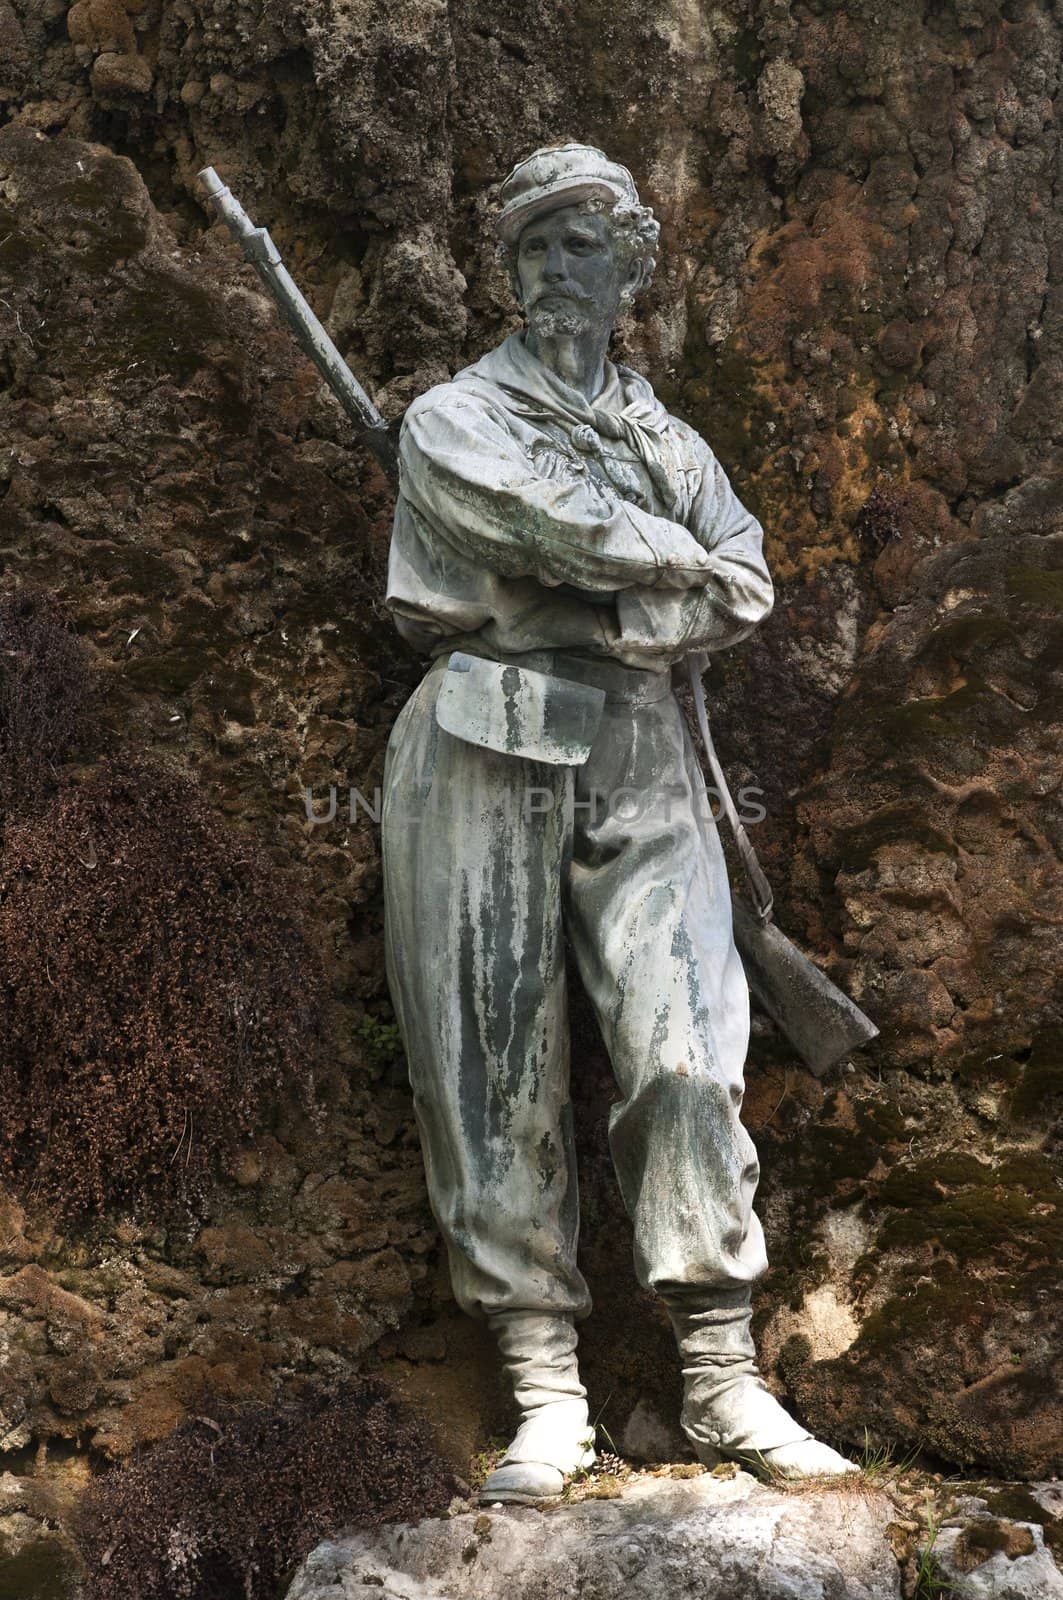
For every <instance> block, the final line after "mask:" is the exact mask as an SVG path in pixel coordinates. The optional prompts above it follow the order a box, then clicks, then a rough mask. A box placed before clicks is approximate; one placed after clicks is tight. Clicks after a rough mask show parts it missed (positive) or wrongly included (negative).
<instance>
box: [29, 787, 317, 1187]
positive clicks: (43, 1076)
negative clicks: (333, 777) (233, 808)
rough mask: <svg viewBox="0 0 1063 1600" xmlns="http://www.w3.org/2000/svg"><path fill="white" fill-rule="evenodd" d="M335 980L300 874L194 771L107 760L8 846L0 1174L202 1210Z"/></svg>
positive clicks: (301, 1051)
mask: <svg viewBox="0 0 1063 1600" xmlns="http://www.w3.org/2000/svg"><path fill="white" fill-rule="evenodd" d="M326 1036H327V1009H326V987H325V980H324V977H323V973H322V969H321V965H320V961H319V958H318V955H317V952H316V949H315V947H314V945H313V943H312V942H311V939H310V936H309V934H308V933H307V931H306V925H305V923H304V921H303V919H302V918H301V917H300V915H299V914H298V908H297V906H295V905H294V904H293V894H292V888H291V885H290V884H289V883H288V882H287V880H286V879H285V878H283V877H282V876H281V874H280V873H279V872H278V871H277V870H276V868H274V867H273V865H272V863H271V862H270V861H269V860H268V859H266V858H265V857H264V855H263V853H262V852H261V850H260V849H259V848H258V847H257V846H256V845H255V843H254V842H253V841H252V840H251V839H249V838H248V837H246V836H245V835H241V834H238V833H235V832H233V831H232V830H231V829H228V828H226V827H225V825H224V824H222V823H221V822H220V821H219V820H218V819H217V818H216V817H215V816H214V814H213V813H212V811H211V810H210V808H209V806H208V804H207V803H206V801H205V800H204V799H203V798H202V797H201V796H200V794H199V792H198V790H197V789H196V787H195V785H194V784H193V783H191V782H190V781H189V779H188V778H186V777H184V776H183V775H181V774H179V773H176V772H173V771H170V770H168V769H167V768H165V767H162V766H160V765H158V764H153V763H150V762H147V761H138V760H131V759H127V760H113V761H108V762H106V763H104V764H102V765H101V766H100V767H99V768H98V769H97V770H96V771H95V772H94V773H93V774H92V775H91V776H90V777H89V778H88V779H87V780H86V781H85V782H84V783H82V784H71V783H67V785H66V787H65V788H63V789H62V790H61V791H60V793H59V794H58V796H57V797H56V799H55V801H54V802H53V804H52V805H51V806H50V807H48V808H47V809H46V810H43V811H40V812H38V813H36V814H34V815H33V816H26V817H23V818H20V819H19V820H17V821H13V822H11V823H10V824H9V826H8V829H7V833H6V837H5V842H4V850H3V853H2V855H0V1174H2V1175H3V1177H5V1178H6V1179H8V1180H9V1181H11V1182H12V1183H13V1184H15V1185H16V1186H17V1187H18V1188H19V1189H21V1190H22V1191H23V1192H24V1193H25V1192H28V1193H29V1194H30V1195H31V1196H32V1197H33V1198H39V1199H41V1200H44V1201H45V1202H46V1203H51V1204H55V1205H57V1206H58V1207H59V1208H60V1209H61V1210H62V1211H64V1212H65V1213H67V1214H68V1215H71V1216H78V1215H85V1214H87V1213H91V1212H96V1211H100V1210H102V1209H104V1208H105V1207H108V1206H112V1205H120V1204H129V1205H135V1206H139V1207H150V1208H152V1209H158V1208H159V1207H162V1206H170V1205H178V1204H179V1205H180V1206H181V1207H183V1208H186V1209H192V1210H195V1209H198V1207H199V1204H200V1203H201V1201H202V1200H203V1197H204V1196H205V1194H206V1192H207V1190H208V1189H209V1187H210V1184H211V1182H212V1181H213V1178H214V1175H215V1173H216V1172H217V1170H218V1166H219V1164H220V1162H221V1161H222V1160H223V1159H224V1157H225V1156H226V1155H227V1154H228V1153H230V1152H232V1151H233V1150H234V1149H235V1148H236V1147H237V1146H238V1144H239V1143H240V1141H241V1140H243V1139H244V1138H246V1137H247V1136H248V1135H249V1134H250V1133H251V1132H252V1131H253V1130H255V1129H257V1128H260V1127H261V1126H262V1119H263V1113H264V1109H265V1104H266V1101H267V1098H268V1097H269V1096H271V1095H275V1094H276V1093H277V1092H278V1091H280V1090H281V1089H283V1088H285V1087H289V1086H290V1087H299V1088H301V1089H302V1090H303V1091H304V1092H308V1091H309V1090H310V1087H311V1085H312V1083H313V1076H314V1070H315V1067H316V1066H317V1065H318V1063H319V1061H320V1058H321V1052H322V1048H323V1044H324V1041H325V1038H326Z"/></svg>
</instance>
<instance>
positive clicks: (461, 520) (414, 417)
mask: <svg viewBox="0 0 1063 1600" xmlns="http://www.w3.org/2000/svg"><path fill="white" fill-rule="evenodd" d="M399 462H400V480H399V487H400V491H401V493H402V494H403V495H404V496H405V497H406V499H407V500H408V501H409V503H410V505H411V506H412V507H413V508H414V510H415V511H416V512H417V513H418V514H419V516H420V517H421V518H422V519H423V520H424V521H425V522H426V523H427V524H428V525H429V528H430V530H431V533H432V536H433V538H434V539H437V540H439V541H441V542H442V543H443V544H444V545H447V546H449V547H450V548H451V549H453V550H454V551H455V552H456V553H457V554H458V555H460V556H463V557H465V558H466V559H468V560H472V561H475V562H480V563H482V564H483V565H484V566H485V567H487V568H488V569H489V570H490V571H492V572H495V573H498V574H500V575H501V576H503V577H507V578H526V577H532V578H536V579H538V581H539V582H540V583H544V584H549V585H557V584H560V583H568V584H571V585H574V586H575V587H576V588H578V589H581V590H587V591H591V592H595V591H597V592H602V591H611V590H617V589H625V588H627V587H628V586H630V585H632V584H637V585H640V586H642V587H643V588H645V590H646V591H647V592H648V593H656V592H657V591H668V592H670V593H674V592H676V591H682V590H685V589H689V588H690V587H691V586H692V585H697V584H703V583H705V582H707V581H708V580H709V579H710V577H711V575H712V571H713V561H714V557H713V556H712V554H711V553H710V552H709V551H708V550H707V548H706V547H705V545H704V543H703V542H702V541H701V540H700V539H699V538H698V537H696V536H695V535H693V534H692V533H691V532H689V531H688V530H687V529H686V528H684V527H681V526H680V525H679V524H678V523H675V522H670V521H668V520H667V519H665V518H663V517H656V516H653V515H651V514H650V513H649V512H646V511H643V510H642V509H641V508H640V507H638V506H632V505H628V504H626V503H625V502H624V501H621V500H619V499H614V498H613V497H611V496H608V495H607V494H605V493H604V492H603V491H602V490H601V489H599V487H598V486H597V485H596V484H595V483H594V482H593V481H592V480H590V479H589V476H588V475H586V474H579V473H573V474H572V476H571V478H554V477H550V478H547V477H544V476H542V475H541V474H540V473H539V472H537V470H536V467H535V464H534V462H533V460H532V458H531V456H530V455H529V454H528V453H527V452H526V451H525V450H524V449H522V447H521V445H520V444H519V442H518V441H517V440H516V439H515V438H514V436H513V435H512V434H511V433H510V431H509V429H508V428H507V427H506V425H505V423H504V421H503V420H502V419H501V418H499V417H497V416H496V415H495V414H494V413H493V412H492V409H491V408H490V406H489V405H487V404H485V403H483V402H480V401H478V400H477V399H475V398H473V397H471V396H470V397H465V396H462V395H460V394H459V395H454V394H453V393H448V394H443V395H441V396H440V398H438V399H433V396H432V391H429V394H428V395H427V396H425V397H424V398H423V400H422V401H419V402H417V403H415V404H414V405H413V406H411V408H410V410H409V412H408V413H407V416H406V421H405V423H404V425H403V429H402V434H401V438H400V442H399Z"/></svg>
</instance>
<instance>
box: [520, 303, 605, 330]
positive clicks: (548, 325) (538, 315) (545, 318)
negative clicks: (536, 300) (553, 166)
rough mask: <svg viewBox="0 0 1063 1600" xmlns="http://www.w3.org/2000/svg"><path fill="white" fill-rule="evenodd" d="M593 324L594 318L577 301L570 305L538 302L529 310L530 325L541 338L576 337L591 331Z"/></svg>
mask: <svg viewBox="0 0 1063 1600" xmlns="http://www.w3.org/2000/svg"><path fill="white" fill-rule="evenodd" d="M593 325H594V318H593V317H592V316H589V315H588V314H587V312H586V311H583V310H581V308H580V307H579V305H578V304H577V303H576V302H575V301H573V302H572V304H571V305H568V306H559V305H556V304H555V305H552V306H544V305H542V304H537V305H533V306H531V307H530V308H529V310H528V326H529V328H533V329H534V330H535V332H536V333H537V334H538V335H539V337H540V339H557V338H566V339H575V338H578V337H579V336H580V334H583V333H587V332H589V331H590V329H591V328H592V327H593Z"/></svg>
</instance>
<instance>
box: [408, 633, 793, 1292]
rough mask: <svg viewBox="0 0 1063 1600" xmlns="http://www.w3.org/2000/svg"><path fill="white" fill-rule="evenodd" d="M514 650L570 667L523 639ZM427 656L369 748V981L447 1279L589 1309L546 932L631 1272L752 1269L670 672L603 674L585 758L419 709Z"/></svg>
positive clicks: (652, 1280)
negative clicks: (602, 1050) (373, 760)
mask: <svg viewBox="0 0 1063 1600" xmlns="http://www.w3.org/2000/svg"><path fill="white" fill-rule="evenodd" d="M524 659H525V660H526V663H527V664H528V665H529V666H533V667H538V669H539V670H543V671H551V670H553V671H556V672H557V674H558V675H559V676H566V675H567V676H570V677H573V676H577V671H576V670H573V667H572V664H571V662H570V661H566V658H563V657H561V656H560V655H558V656H556V657H555V658H553V660H551V656H550V653H540V658H539V659H538V660H533V659H532V658H530V657H528V658H524ZM445 665H446V663H445V660H443V659H442V658H441V659H440V660H439V661H438V662H437V663H436V665H435V666H434V667H433V668H432V670H430V671H429V673H428V675H427V676H426V678H425V679H424V681H423V682H422V683H421V685H420V687H419V688H418V689H417V690H416V691H415V693H414V694H413V696H412V697H411V699H410V700H409V701H408V702H407V704H406V706H405V707H404V708H403V710H402V712H401V714H400V716H399V718H398V721H397V722H396V724H395V728H394V730H393V732H392V736H391V739H390V742H389V745H388V753H387V760H386V764H385V773H384V797H383V813H382V831H383V857H384V890H385V914H386V948H387V969H388V980H389V984H390V988H391V994H392V997H393V1001H394V1005H395V1009H396V1014H397V1017H398V1021H399V1025H400V1029H401V1033H402V1037H403V1041H404V1044H405V1048H406V1055H407V1059H408V1062H409V1070H410V1079H411V1083H412V1085H413V1090H414V1104H415V1107H416V1114H417V1119H418V1124H419V1127H420V1133H421V1140H422V1145H423V1150H424V1159H425V1169H426V1173H427V1180H428V1192H429V1198H430V1201H431V1205H432V1208H433V1211H434V1214H435V1217H436V1220H437V1222H438V1224H439V1227H440V1229H441V1231H442V1234H443V1238H444V1239H445V1241H446V1245H447V1250H448V1254H449V1262H450V1272H451V1280H452V1284H453V1289H454V1294H455V1297H456V1299H457V1300H458V1302H459V1304H460V1305H461V1306H462V1307H463V1308H464V1309H465V1310H466V1311H468V1312H470V1313H473V1314H478V1315H488V1316H490V1315H493V1314H494V1313H496V1312H499V1311H515V1310H520V1311H539V1312H548V1313H554V1314H561V1315H566V1316H571V1317H574V1318H576V1317H580V1316H583V1315H585V1314H586V1312H587V1311H588V1310H589V1309H590V1296H589V1293H588V1290H587V1285H586V1282H585V1281H584V1279H583V1277H582V1275H581V1274H580V1272H579V1271H578V1269H577V1266H576V1243H577V1233H578V1227H579V1201H578V1191H577V1179H576V1168H575V1155H574V1146H573V1133H572V1112H571V1104H570V1099H569V1043H568V1029H567V1024H566V998H565V964H564V939H565V935H566V934H567V937H568V940H569V942H570V944H571V947H572V950H573V953H574V956H575V960H576V963H577V967H578V970H579V974H580V978H581V981H582V983H583V985H584V987H585V989H586V992H587V994H588V996H589V997H590V1000H591V1003H592V1004H593V1006H594V1009H595V1011H596V1013H597V1017H598V1021H599V1024H600V1027H601V1030H602V1034H603V1037H604V1039H605V1043H606V1046H607V1049H608V1051H609V1056H610V1060H611V1062H612V1067H613V1071H614V1073H615V1076H616V1081H617V1084H618V1086H619V1089H620V1093H621V1096H622V1098H621V1100H620V1101H619V1103H618V1104H616V1105H615V1106H614V1107H613V1109H612V1112H611V1116H610V1127H609V1138H610V1148H611V1152H612V1156H613V1161H614V1164H615V1167H616V1172H617V1176H618V1179H619V1182H620V1186H621V1191H622V1194H623V1198H624V1201H625V1204H626V1206H627V1209H628V1212H629V1214H630V1216H631V1218H632V1221H633V1224H634V1235H635V1269H636V1274H637V1276H638V1279H639V1282H640V1283H641V1284H642V1285H643V1286H644V1287H646V1288H650V1289H653V1290H656V1291H657V1292H658V1293H660V1294H662V1295H664V1296H665V1297H666V1298H667V1299H669V1300H670V1301H672V1302H673V1303H677V1304H683V1303H686V1304H691V1305H697V1304H699V1303H708V1304H711V1303H713V1300H714V1297H716V1298H717V1299H719V1298H720V1297H721V1296H722V1298H723V1300H724V1301H728V1300H734V1298H735V1296H736V1293H737V1296H738V1298H739V1300H741V1299H742V1298H744V1294H745V1292H747V1290H748V1285H749V1283H750V1282H751V1281H752V1280H753V1279H755V1278H756V1277H758V1276H759V1275H760V1274H761V1273H762V1272H763V1271H765V1269H766V1267H767V1261H766V1258H765V1254H764V1240H763V1234H762V1230H761V1226H760V1222H759V1220H758V1218H757V1217H756V1215H755V1214H754V1212H753V1210H752V1200H753V1193H754V1190H755V1188H756V1183H757V1178H758V1175H759V1168H758V1165H757V1158H756V1151H755V1149H754V1146H753V1142H752V1140H751V1139H750V1137H749V1135H748V1133H747V1132H746V1130H745V1129H744V1128H743V1126H742V1124H741V1121H740V1119H739V1113H740V1108H741V1103H742V1093H743V1067H744V1063H745V1055H746V1048H747V1044H748V1037H749V992H748V988H747V985H746V980H745V976H744V973H743V970H742V965H741V961H740V958H739V956H738V953H737V951H736V949H735V945H734V941H733V938H732V932H731V902H730V892H729V888H728V880H727V870H726V865H725V862H724V856H723V851H722V848H721V845H720V840H719V836H718V834H717V830H716V824H715V822H714V821H713V819H712V814H711V809H710V802H709V798H708V796H707V794H706V790H705V784H704V780H703V778H702V774H701V769H700V767H699V765H698V762H697V759H696V757H695V754H694V750H693V747H692V743H691V740H690V735H689V733H688V730H687V726H686V722H685V719H684V717H683V715H682V712H681V709H680V707H679V705H678V703H677V701H676V699H675V697H674V695H673V694H672V692H671V687H670V684H669V681H668V677H667V674H663V675H662V674H656V673H651V672H636V671H631V670H629V669H626V668H620V667H619V666H617V667H615V668H613V667H610V665H609V664H608V663H604V664H601V665H600V666H598V665H597V664H589V663H588V664H586V666H585V667H584V671H585V673H586V674H587V675H589V681H593V682H596V683H597V684H598V685H599V686H600V687H604V688H606V689H607V698H606V702H605V707H604V712H603V716H602V722H601V726H600V728H599V731H598V733H597V736H596V738H595V740H594V744H593V748H592V750H591V754H590V758H589V760H588V761H587V762H586V763H585V765H583V766H582V767H578V768H573V767H559V766H552V765H548V764H547V763H545V762H539V761H531V760H527V759H524V758H522V757H520V756H513V755H504V754H500V753H497V752H495V751H493V750H489V749H484V748H482V747H481V746H479V745H474V744H470V743H467V742H465V741H464V740H461V739H458V738H456V737H454V736H452V735H451V734H448V733H446V732H444V731H443V730H442V729H441V728H440V727H439V725H438V723H437V721H436V717H435V712H434V706H435V698H436V694H437V692H438V688H439V683H440V673H441V672H442V671H443V670H445Z"/></svg>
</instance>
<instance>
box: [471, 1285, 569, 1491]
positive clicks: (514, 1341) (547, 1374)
mask: <svg viewBox="0 0 1063 1600" xmlns="http://www.w3.org/2000/svg"><path fill="white" fill-rule="evenodd" d="M489 1323H490V1327H491V1330H492V1332H493V1333H494V1334H495V1337H496V1338H497V1339H498V1343H499V1348H500V1350H501V1352H502V1360H503V1363H504V1365H505V1367H506V1370H507V1371H508V1373H509V1376H510V1380H511V1382H512V1384H513V1396H514V1399H515V1400H516V1402H517V1404H518V1406H519V1407H520V1410H521V1416H522V1421H521V1425H520V1427H519V1428H518V1430H517V1435H516V1438H515V1439H514V1440H513V1443H512V1444H511V1445H510V1447H509V1449H508V1450H507V1451H506V1453H505V1455H504V1456H503V1457H502V1460H501V1461H500V1462H499V1464H498V1466H497V1467H496V1468H495V1470H494V1471H493V1472H492V1473H491V1474H490V1475H489V1476H488V1478H487V1480H486V1482H485V1483H484V1485H483V1488H482V1489H481V1490H480V1503H481V1505H493V1504H495V1503H496V1502H498V1501H502V1502H503V1503H504V1504H508V1503H515V1504H517V1505H535V1504H536V1503H537V1502H538V1501H540V1500H548V1499H551V1498H552V1497H553V1496H554V1495H559V1494H560V1493H561V1491H562V1490H563V1488H564V1487H565V1478H566V1476H567V1475H568V1474H569V1473H570V1472H575V1471H576V1470H577V1469H578V1468H580V1467H590V1466H593V1465H594V1461H595V1455H594V1429H593V1428H592V1427H591V1426H590V1423H589V1421H588V1415H587V1391H586V1389H584V1387H583V1385H582V1384H581V1383H580V1381H579V1371H578V1369H577V1367H576V1330H575V1328H574V1327H573V1325H572V1323H571V1322H570V1321H569V1320H568V1318H567V1317H556V1316H548V1315H545V1314H543V1313H540V1312H534V1311H504V1312H498V1313H496V1315H495V1316H493V1317H491V1318H489Z"/></svg>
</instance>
